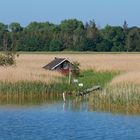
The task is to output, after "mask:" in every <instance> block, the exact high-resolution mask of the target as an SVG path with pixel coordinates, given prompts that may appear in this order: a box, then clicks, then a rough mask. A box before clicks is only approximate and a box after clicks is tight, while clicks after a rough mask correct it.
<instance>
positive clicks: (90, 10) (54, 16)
mask: <svg viewBox="0 0 140 140" xmlns="http://www.w3.org/2000/svg"><path fill="white" fill-rule="evenodd" d="M139 13H140V0H0V22H2V23H5V24H10V23H11V22H19V23H20V24H21V25H22V26H27V25H28V24H29V23H30V22H33V21H37V22H46V21H49V22H52V23H55V24H59V23H60V22H61V21H62V20H64V19H73V18H76V19H78V20H81V21H83V23H85V22H87V21H89V20H92V19H94V20H95V22H96V24H97V26H98V27H104V26H105V25H107V24H109V25H112V26H116V25H123V22H124V20H126V21H127V23H128V26H129V27H131V26H139V27H140V16H139V15H140V14H139Z"/></svg>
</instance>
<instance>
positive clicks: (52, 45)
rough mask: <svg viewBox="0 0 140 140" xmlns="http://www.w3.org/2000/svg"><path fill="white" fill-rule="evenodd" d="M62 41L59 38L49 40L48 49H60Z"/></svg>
mask: <svg viewBox="0 0 140 140" xmlns="http://www.w3.org/2000/svg"><path fill="white" fill-rule="evenodd" d="M61 48H62V43H61V42H60V41H59V40H52V41H51V42H50V46H49V50H50V51H61Z"/></svg>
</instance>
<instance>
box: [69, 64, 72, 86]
mask: <svg viewBox="0 0 140 140" xmlns="http://www.w3.org/2000/svg"><path fill="white" fill-rule="evenodd" d="M71 78H72V68H71V64H70V68H69V84H71Z"/></svg>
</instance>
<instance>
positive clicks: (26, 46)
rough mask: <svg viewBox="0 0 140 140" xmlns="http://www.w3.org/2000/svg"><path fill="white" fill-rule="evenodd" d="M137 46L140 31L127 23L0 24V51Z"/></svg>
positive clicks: (139, 47) (134, 48)
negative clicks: (99, 25)
mask: <svg viewBox="0 0 140 140" xmlns="http://www.w3.org/2000/svg"><path fill="white" fill-rule="evenodd" d="M139 44H140V28H138V27H131V28H130V27H128V24H127V21H124V23H123V24H122V26H111V25H106V26H105V27H104V28H100V29H99V28H98V27H97V25H96V22H95V20H90V21H89V22H86V23H85V24H84V23H83V22H82V21H80V20H77V19H66V20H63V21H62V22H61V23H60V24H53V23H50V22H31V23H29V25H27V26H26V27H24V28H23V27H21V25H20V23H18V22H13V23H11V24H10V25H9V26H8V25H5V24H4V23H0V51H3V50H16V51H69V50H70V51H98V52H101V51H140V45H139Z"/></svg>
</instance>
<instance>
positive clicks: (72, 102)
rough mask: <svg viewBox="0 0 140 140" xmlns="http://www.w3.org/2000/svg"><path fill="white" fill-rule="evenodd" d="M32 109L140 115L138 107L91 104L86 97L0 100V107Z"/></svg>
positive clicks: (35, 97)
mask: <svg viewBox="0 0 140 140" xmlns="http://www.w3.org/2000/svg"><path fill="white" fill-rule="evenodd" d="M6 106H8V107H25V106H26V107H30V106H31V107H32V106H59V109H60V110H62V111H84V112H93V111H98V112H111V113H117V114H118V113H119V114H127V115H130V114H131V115H132V114H140V108H139V107H133V106H131V107H130V106H129V107H128V106H121V105H120V106H118V105H115V104H108V103H102V102H91V101H90V100H89V97H88V96H85V97H76V98H74V99H72V98H70V97H67V100H66V102H64V101H63V97H62V96H60V95H55V96H54V95H53V96H52V95H32V96H24V97H23V96H11V97H2V98H0V107H6Z"/></svg>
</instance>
